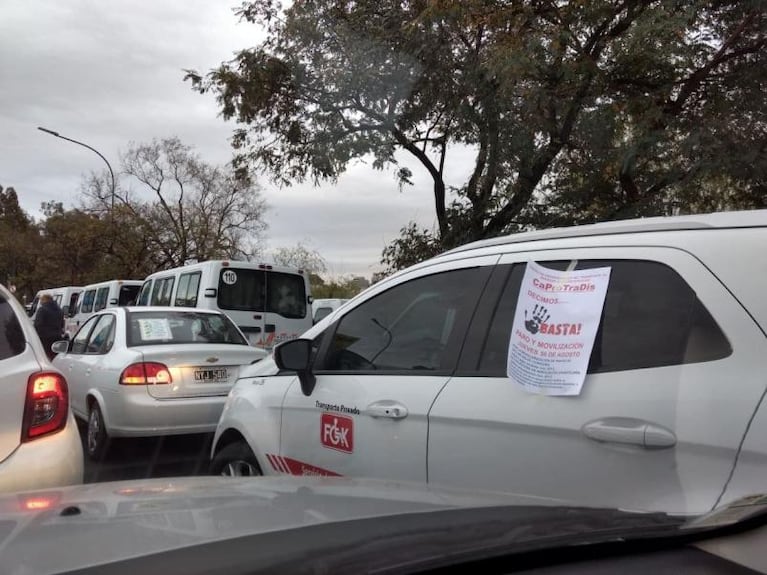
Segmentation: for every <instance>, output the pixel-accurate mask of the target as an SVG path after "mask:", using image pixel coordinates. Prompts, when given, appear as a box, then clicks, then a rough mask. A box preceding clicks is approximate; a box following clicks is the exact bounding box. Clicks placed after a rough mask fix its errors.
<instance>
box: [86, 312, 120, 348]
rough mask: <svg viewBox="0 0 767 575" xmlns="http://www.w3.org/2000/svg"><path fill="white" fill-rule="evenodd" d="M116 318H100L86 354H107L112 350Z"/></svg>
mask: <svg viewBox="0 0 767 575" xmlns="http://www.w3.org/2000/svg"><path fill="white" fill-rule="evenodd" d="M114 326H115V316H113V315H112V314H106V315H102V316H100V317H99V318H98V322H97V323H96V326H95V327H94V328H93V332H92V333H91V335H90V337H89V339H88V345H87V346H86V353H95V354H101V353H107V352H108V351H109V350H110V349H112V344H113V343H114V334H115V329H114Z"/></svg>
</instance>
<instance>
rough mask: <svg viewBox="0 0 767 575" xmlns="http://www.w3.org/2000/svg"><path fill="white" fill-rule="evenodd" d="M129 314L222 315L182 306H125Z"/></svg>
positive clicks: (215, 311)
mask: <svg viewBox="0 0 767 575" xmlns="http://www.w3.org/2000/svg"><path fill="white" fill-rule="evenodd" d="M122 309H125V310H126V311H129V312H142V311H153V312H157V311H168V312H187V313H207V314H211V315H221V312H220V311H218V310H215V309H203V308H196V307H181V306H178V307H176V306H169V305H133V306H123V308H122Z"/></svg>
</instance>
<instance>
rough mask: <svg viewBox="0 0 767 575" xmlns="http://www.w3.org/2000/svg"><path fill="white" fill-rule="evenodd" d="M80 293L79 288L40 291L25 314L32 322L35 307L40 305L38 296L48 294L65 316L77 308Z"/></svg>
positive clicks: (80, 289)
mask: <svg viewBox="0 0 767 575" xmlns="http://www.w3.org/2000/svg"><path fill="white" fill-rule="evenodd" d="M82 292H83V288H81V287H79V286H66V287H57V288H48V289H41V290H40V291H39V292H37V293H36V294H35V299H33V300H32V304H31V307H30V308H29V310H28V312H27V314H28V315H29V317H31V318H32V319H33V320H34V319H35V314H36V313H37V305H38V304H39V303H40V296H41V295H43V294H44V293H49V294H51V297H52V298H53V301H55V302H56V303H57V304H59V307H60V308H61V311H63V312H64V315H65V316H66V315H68V314H69V312H70V310H74V309H75V307H76V306H77V299H78V298H79V297H80V294H81V293H82Z"/></svg>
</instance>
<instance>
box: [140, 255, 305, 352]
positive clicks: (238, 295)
mask: <svg viewBox="0 0 767 575" xmlns="http://www.w3.org/2000/svg"><path fill="white" fill-rule="evenodd" d="M311 301H312V300H311V295H310V289H309V281H308V273H304V272H303V271H301V270H299V269H295V268H284V267H278V266H272V265H267V264H258V263H252V262H239V261H224V260H210V261H207V262H200V263H195V264H190V265H186V266H182V267H178V268H174V269H170V270H165V271H161V272H156V273H154V274H152V275H150V276H149V277H147V278H146V281H145V282H144V285H143V286H142V287H141V293H140V294H139V297H138V302H137V305H170V306H180V307H199V308H204V309H213V310H219V311H223V312H224V313H225V314H227V315H228V316H229V317H230V318H231V319H232V321H234V323H236V324H237V326H238V327H239V328H240V329H241V330H242V331H243V333H244V334H245V335H246V336H247V337H248V341H249V342H250V344H251V345H255V346H258V347H263V348H265V349H270V348H271V347H272V346H274V345H275V344H277V343H280V342H282V341H287V340H289V339H293V338H296V337H298V336H299V335H301V334H302V333H303V332H304V331H306V330H307V329H309V328H310V327H311V326H312V312H311Z"/></svg>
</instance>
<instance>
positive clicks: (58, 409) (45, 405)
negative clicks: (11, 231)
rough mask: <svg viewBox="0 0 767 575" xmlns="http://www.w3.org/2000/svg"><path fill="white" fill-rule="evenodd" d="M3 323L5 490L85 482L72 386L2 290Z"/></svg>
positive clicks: (0, 469)
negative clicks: (70, 394)
mask: <svg viewBox="0 0 767 575" xmlns="http://www.w3.org/2000/svg"><path fill="white" fill-rule="evenodd" d="M0 323H1V324H2V329H0V491H18V490H20V489H24V490H29V489H41V488H48V487H58V486H62V485H72V484H76V483H82V481H83V449H82V445H81V443H80V436H79V434H78V432H77V425H76V423H75V419H74V417H73V415H72V413H71V411H70V409H69V389H68V385H67V381H66V379H65V378H64V377H63V376H62V374H61V373H60V372H59V371H58V370H56V369H54V368H53V366H52V365H51V363H50V362H49V361H48V358H47V357H46V355H45V351H44V350H43V346H42V344H41V343H40V339H39V338H38V337H37V334H36V333H35V330H34V328H33V327H32V324H31V322H30V321H29V319H28V318H27V315H26V313H25V311H24V308H23V307H22V305H21V304H20V303H19V302H18V301H17V300H16V298H15V297H13V295H12V294H11V293H10V292H9V291H8V290H7V289H6V288H5V287H4V286H2V285H0Z"/></svg>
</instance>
